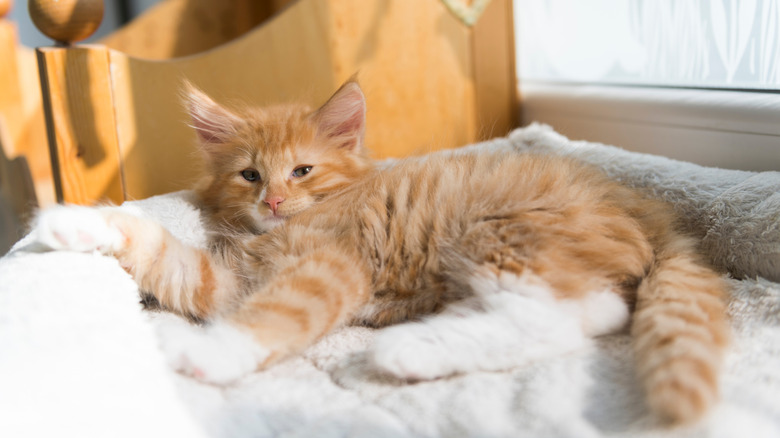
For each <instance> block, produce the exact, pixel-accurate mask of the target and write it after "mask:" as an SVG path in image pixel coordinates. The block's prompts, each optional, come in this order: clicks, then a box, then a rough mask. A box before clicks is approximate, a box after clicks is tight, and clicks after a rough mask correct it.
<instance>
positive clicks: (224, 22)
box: [100, 0, 290, 59]
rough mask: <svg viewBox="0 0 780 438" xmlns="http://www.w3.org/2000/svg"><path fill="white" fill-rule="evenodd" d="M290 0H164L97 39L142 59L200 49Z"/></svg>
mask: <svg viewBox="0 0 780 438" xmlns="http://www.w3.org/2000/svg"><path fill="white" fill-rule="evenodd" d="M289 1H290V0H264V1H258V0H165V1H163V2H160V3H158V4H157V5H155V6H153V7H152V8H150V9H149V10H148V11H146V12H144V13H143V14H141V15H140V16H138V17H136V18H135V19H133V21H132V22H130V23H129V24H127V25H126V26H124V27H122V28H121V29H119V30H117V31H116V32H114V33H112V34H111V35H108V36H107V37H105V38H103V39H102V40H101V41H100V43H101V44H104V45H106V46H107V47H110V48H112V49H115V50H118V51H120V52H123V53H125V54H127V55H130V56H134V57H138V58H144V59H171V58H176V57H181V56H187V55H192V54H195V53H200V52H203V51H205V50H208V49H211V48H214V47H217V46H219V45H221V44H224V43H226V42H228V41H231V40H233V39H235V38H237V37H239V36H241V35H243V34H245V33H246V32H248V31H249V30H251V29H252V28H254V27H255V26H257V25H258V24H260V23H262V22H263V21H265V20H266V19H268V18H270V17H271V16H272V15H273V14H275V13H276V12H278V11H279V10H280V9H282V8H283V7H284V6H285V4H286V3H287V2H289Z"/></svg>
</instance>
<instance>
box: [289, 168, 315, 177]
mask: <svg viewBox="0 0 780 438" xmlns="http://www.w3.org/2000/svg"><path fill="white" fill-rule="evenodd" d="M311 168H312V166H301V167H296V168H295V170H293V173H292V176H293V177H295V178H300V177H302V176H303V175H306V174H307V173H309V172H311Z"/></svg>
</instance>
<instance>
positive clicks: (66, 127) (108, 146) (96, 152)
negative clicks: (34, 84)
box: [37, 46, 124, 204]
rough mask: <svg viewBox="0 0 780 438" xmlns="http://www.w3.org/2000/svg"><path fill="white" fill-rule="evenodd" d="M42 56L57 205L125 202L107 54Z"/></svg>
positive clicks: (50, 50)
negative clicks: (106, 201) (98, 201)
mask: <svg viewBox="0 0 780 438" xmlns="http://www.w3.org/2000/svg"><path fill="white" fill-rule="evenodd" d="M37 55H38V65H39V68H40V72H41V89H42V97H43V104H44V108H45V109H46V111H45V112H46V125H47V132H48V139H49V148H50V153H51V157H52V167H54V168H55V169H58V171H59V175H57V171H56V170H55V181H56V182H58V183H57V184H56V190H57V198H58V200H60V201H65V202H70V203H78V204H87V203H91V202H93V201H96V200H111V201H114V202H121V201H122V200H123V199H124V196H123V192H122V185H121V172H120V162H119V153H118V151H119V149H118V144H117V137H116V124H115V120H114V109H113V96H112V93H111V84H110V78H109V63H108V49H106V48H104V47H102V46H79V47H73V48H59V47H44V48H39V49H37Z"/></svg>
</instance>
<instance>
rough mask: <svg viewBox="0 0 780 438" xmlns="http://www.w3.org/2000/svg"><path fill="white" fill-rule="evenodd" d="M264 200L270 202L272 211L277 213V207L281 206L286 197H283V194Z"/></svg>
mask: <svg viewBox="0 0 780 438" xmlns="http://www.w3.org/2000/svg"><path fill="white" fill-rule="evenodd" d="M263 202H265V203H266V204H268V206H269V207H271V211H272V212H274V214H276V209H277V208H279V204H281V203H282V202H284V198H282V197H281V196H273V197H271V198H265V200H263Z"/></svg>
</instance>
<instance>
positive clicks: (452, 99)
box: [111, 0, 478, 198]
mask: <svg viewBox="0 0 780 438" xmlns="http://www.w3.org/2000/svg"><path fill="white" fill-rule="evenodd" d="M470 44H471V43H470V30H469V29H468V28H466V27H465V26H464V25H462V24H461V23H460V22H458V21H457V20H456V19H455V18H453V17H452V16H451V15H450V14H449V13H448V12H447V11H446V9H445V8H444V6H442V5H441V3H440V2H438V1H435V0H430V1H428V0H426V1H424V2H390V1H386V0H332V1H324V0H299V1H297V2H294V3H293V4H291V5H290V6H289V7H288V8H287V9H285V11H284V12H283V13H281V14H280V15H278V16H276V17H275V18H274V20H273V21H272V22H270V23H268V24H266V25H264V26H261V27H259V28H257V29H255V30H253V31H252V32H251V33H249V34H247V35H246V36H245V37H243V38H240V39H239V40H236V41H234V42H232V43H230V44H227V45H225V46H222V47H220V48H218V49H215V50H212V51H209V52H206V53H203V54H200V55H197V56H192V57H187V58H183V59H175V60H169V61H148V60H141V59H137V58H132V57H128V56H126V55H124V54H122V53H119V52H115V51H112V52H111V63H112V69H111V71H112V75H113V82H114V87H115V88H114V95H115V101H116V102H117V108H116V113H117V120H118V121H119V124H120V129H119V133H118V135H119V143H120V147H121V153H122V157H123V160H124V171H125V178H126V188H127V192H128V194H129V196H130V197H131V198H142V197H146V196H149V195H153V194H158V193H163V192H167V191H171V190H178V189H182V188H185V187H189V186H190V185H191V183H192V182H193V178H194V175H195V174H196V172H194V171H193V169H194V168H195V167H196V166H195V164H196V162H197V154H196V153H195V151H194V147H193V144H194V134H193V133H192V132H191V130H190V128H188V127H187V126H186V123H187V119H188V118H187V115H186V114H185V112H184V111H183V108H181V104H180V97H179V92H180V84H181V80H182V79H183V78H185V77H186V78H187V79H189V80H190V81H192V82H193V83H195V84H196V85H198V86H199V87H201V88H202V89H204V90H205V91H206V92H207V93H209V94H211V95H212V96H213V97H214V98H215V99H216V100H217V101H221V102H223V103H225V102H236V101H238V102H248V103H251V104H268V103H273V102H280V101H289V100H294V99H297V100H304V101H307V102H308V103H309V104H311V105H319V104H321V103H322V102H323V101H324V100H325V99H327V97H328V96H329V95H330V94H331V93H332V92H333V91H335V89H336V88H337V87H338V86H339V85H340V84H341V82H342V81H344V80H346V79H347V78H348V77H349V76H351V75H352V74H353V73H355V72H356V71H360V81H361V83H362V85H363V88H364V90H365V93H366V96H367V99H368V108H369V109H368V133H367V144H368V145H369V147H370V148H371V149H372V150H373V151H374V152H375V155H376V156H377V157H386V156H401V155H407V154H409V153H421V152H427V151H430V150H434V149H441V148H447V147H453V146H459V145H462V144H466V143H470V142H472V141H474V140H475V139H476V132H477V131H478V127H477V125H476V118H475V103H474V85H473V82H472V79H471V76H472V74H473V71H472V67H471V55H470ZM172 163H174V165H171V164H172Z"/></svg>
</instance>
